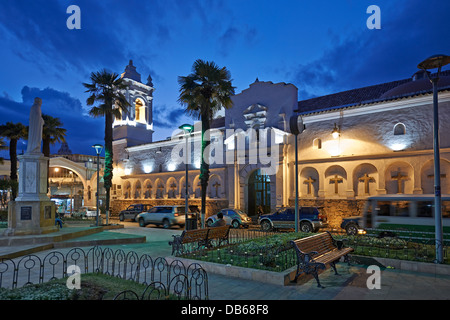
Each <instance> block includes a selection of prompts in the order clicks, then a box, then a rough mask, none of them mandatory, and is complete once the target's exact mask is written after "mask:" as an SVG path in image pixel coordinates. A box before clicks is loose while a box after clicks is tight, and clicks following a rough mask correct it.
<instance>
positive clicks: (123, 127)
mask: <svg viewBox="0 0 450 320" xmlns="http://www.w3.org/2000/svg"><path fill="white" fill-rule="evenodd" d="M121 78H122V79H123V82H124V83H125V84H126V85H127V89H125V90H124V91H123V92H122V93H123V94H124V96H125V98H126V99H127V101H128V103H129V104H130V106H129V107H128V112H126V113H125V112H123V113H122V114H121V116H120V117H119V118H116V119H115V120H114V122H113V140H114V145H115V146H117V145H121V147H122V148H126V147H131V146H135V145H139V144H145V143H149V142H152V135H153V90H154V88H153V82H152V78H151V76H148V78H147V83H146V84H144V83H142V82H141V75H140V74H139V73H138V72H137V71H136V67H135V66H134V65H133V60H130V62H129V64H128V65H127V66H126V67H125V71H124V72H123V73H122V75H121Z"/></svg>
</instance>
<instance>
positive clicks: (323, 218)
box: [319, 214, 327, 221]
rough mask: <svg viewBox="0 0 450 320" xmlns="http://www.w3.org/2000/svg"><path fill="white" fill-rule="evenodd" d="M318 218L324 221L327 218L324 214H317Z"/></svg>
mask: <svg viewBox="0 0 450 320" xmlns="http://www.w3.org/2000/svg"><path fill="white" fill-rule="evenodd" d="M319 220H322V221H326V220H327V218H326V217H325V216H324V215H322V214H319Z"/></svg>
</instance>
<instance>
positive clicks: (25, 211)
mask: <svg viewBox="0 0 450 320" xmlns="http://www.w3.org/2000/svg"><path fill="white" fill-rule="evenodd" d="M31 212H32V207H21V208H20V220H31Z"/></svg>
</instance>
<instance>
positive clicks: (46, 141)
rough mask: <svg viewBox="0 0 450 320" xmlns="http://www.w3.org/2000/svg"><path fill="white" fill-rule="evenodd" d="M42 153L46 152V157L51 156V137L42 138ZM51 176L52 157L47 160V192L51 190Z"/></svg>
mask: <svg viewBox="0 0 450 320" xmlns="http://www.w3.org/2000/svg"><path fill="white" fill-rule="evenodd" d="M42 153H43V154H44V157H47V158H50V138H44V139H42ZM49 176H50V159H49V161H47V192H49V191H50V190H49V188H50V183H49V180H50V178H49Z"/></svg>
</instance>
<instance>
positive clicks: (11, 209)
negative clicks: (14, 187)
mask: <svg viewBox="0 0 450 320" xmlns="http://www.w3.org/2000/svg"><path fill="white" fill-rule="evenodd" d="M41 105H42V100H41V99H40V98H35V99H34V103H33V105H32V107H31V110H30V122H29V129H28V145H27V151H26V152H25V154H23V155H20V156H18V159H19V195H18V197H17V198H16V199H15V200H14V201H10V202H9V204H8V229H7V230H6V231H5V235H9V236H13V235H33V234H45V233H50V232H54V231H57V230H58V228H57V227H56V226H55V204H54V202H53V201H51V200H50V199H49V198H48V196H47V178H48V161H49V158H47V157H44V155H43V154H42V152H41V143H42V128H43V126H44V119H42V112H41Z"/></svg>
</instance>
